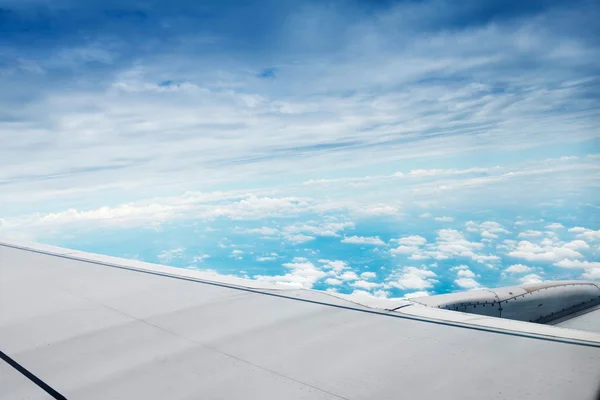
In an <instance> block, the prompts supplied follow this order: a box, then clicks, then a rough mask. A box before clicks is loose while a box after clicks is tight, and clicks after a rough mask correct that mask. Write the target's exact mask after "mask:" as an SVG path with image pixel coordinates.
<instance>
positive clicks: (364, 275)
mask: <svg viewBox="0 0 600 400" xmlns="http://www.w3.org/2000/svg"><path fill="white" fill-rule="evenodd" d="M360 277H361V278H363V279H375V278H377V274H376V273H375V272H368V271H367V272H363V273H362V274H360Z"/></svg>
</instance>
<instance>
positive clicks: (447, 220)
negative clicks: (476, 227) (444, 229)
mask: <svg viewBox="0 0 600 400" xmlns="http://www.w3.org/2000/svg"><path fill="white" fill-rule="evenodd" d="M434 219H435V220H436V221H438V222H452V221H454V218H452V217H435V218H434Z"/></svg>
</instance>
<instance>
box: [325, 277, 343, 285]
mask: <svg viewBox="0 0 600 400" xmlns="http://www.w3.org/2000/svg"><path fill="white" fill-rule="evenodd" d="M325 283H326V284H328V285H331V286H339V285H341V284H342V283H344V282H343V281H341V280H339V279H335V278H327V279H325Z"/></svg>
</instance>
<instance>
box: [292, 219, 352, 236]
mask: <svg viewBox="0 0 600 400" xmlns="http://www.w3.org/2000/svg"><path fill="white" fill-rule="evenodd" d="M352 228H354V223H352V222H324V223H320V224H302V223H300V224H294V225H289V226H286V227H285V228H284V231H285V235H286V236H288V237H294V236H298V235H306V234H308V235H312V236H324V237H338V236H340V235H339V232H341V231H344V230H345V229H352Z"/></svg>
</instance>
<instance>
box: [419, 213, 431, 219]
mask: <svg viewBox="0 0 600 400" xmlns="http://www.w3.org/2000/svg"><path fill="white" fill-rule="evenodd" d="M432 216H433V215H431V213H423V214H421V215H419V218H431V217H432Z"/></svg>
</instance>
